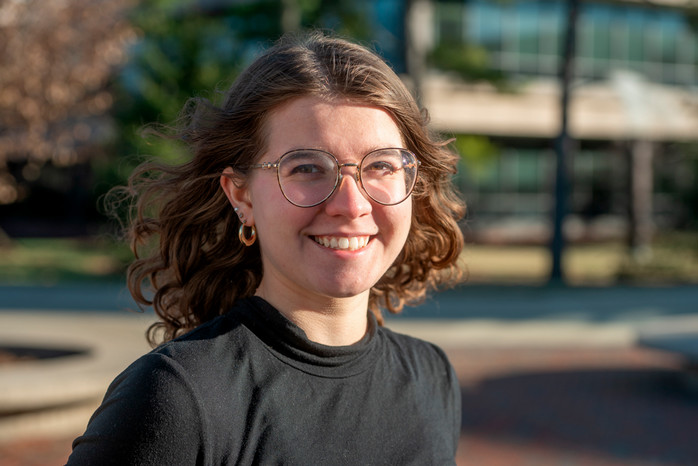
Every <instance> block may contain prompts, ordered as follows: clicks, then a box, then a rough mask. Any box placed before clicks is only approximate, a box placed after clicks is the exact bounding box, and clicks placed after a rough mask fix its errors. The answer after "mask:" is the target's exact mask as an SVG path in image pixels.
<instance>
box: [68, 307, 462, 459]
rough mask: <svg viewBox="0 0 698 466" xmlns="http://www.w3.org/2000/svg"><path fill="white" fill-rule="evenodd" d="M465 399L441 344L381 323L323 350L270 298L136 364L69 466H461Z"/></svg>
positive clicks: (119, 381)
mask: <svg viewBox="0 0 698 466" xmlns="http://www.w3.org/2000/svg"><path fill="white" fill-rule="evenodd" d="M459 430H460V393H459V386H458V381H457V379H456V376H455V373H454V371H453V368H452V367H451V365H450V364H449V362H448V360H447V358H446V356H445V355H444V353H443V352H442V351H441V350H440V349H439V348H437V347H436V346H434V345H432V344H430V343H426V342H423V341H421V340H417V339H414V338H411V337H408V336H404V335H400V334H396V333H394V332H391V331H390V330H388V329H386V328H383V327H379V326H378V325H377V324H376V321H375V318H373V316H372V314H370V313H369V330H368V332H367V333H366V336H365V337H364V338H363V339H362V340H361V341H359V342H357V343H356V344H354V345H351V346H343V347H332V346H325V345H320V344H317V343H314V342H312V341H310V340H308V339H307V337H306V335H305V333H304V332H303V331H302V330H301V329H300V328H298V327H297V326H295V325H294V324H292V323H291V322H290V321H288V320H287V319H286V318H284V317H283V316H282V315H281V314H280V313H279V312H278V311H277V310H276V309H274V308H273V307H272V306H271V305H269V304H268V303H267V302H266V301H264V300H262V299H261V298H257V297H254V298H249V299H245V300H242V301H240V302H239V303H238V304H237V305H236V306H235V307H234V308H233V309H232V310H231V311H230V312H228V313H227V314H225V315H223V316H220V317H218V318H216V319H214V320H212V321H210V322H208V323H205V324H203V325H201V326H200V327H198V328H197V329H195V330H193V331H191V332H189V333H187V334H186V335H183V336H182V337H180V338H177V339H175V340H172V341H170V342H168V343H165V344H164V345H162V346H160V347H159V348H157V349H155V350H154V351H152V352H151V353H148V354H146V355H145V356H143V357H141V358H140V359H138V360H137V361H136V362H134V363H133V364H132V365H131V366H130V367H128V368H127V369H126V370H125V371H124V372H123V373H122V374H120V375H119V376H118V377H117V378H116V379H115V380H114V382H113V383H112V384H111V386H110V387H109V389H108V391H107V394H106V396H105V398H104V401H103V402H102V405H101V406H100V407H99V408H98V409H97V411H96V412H95V414H94V415H93V416H92V419H91V420H90V422H89V424H88V426H87V430H86V432H85V433H84V434H83V435H82V436H80V437H78V438H77V439H76V440H75V442H74V443H73V453H72V455H71V456H70V458H69V460H68V464H69V465H83V464H93V465H107V464H115V465H116V464H118V465H156V464H157V465H219V464H226V465H227V464H231V465H232V464H240V465H247V464H264V465H266V464H286V465H326V464H331V465H405V464H418V465H426V464H429V465H442V464H453V463H454V456H455V451H456V445H457V443H458V436H459Z"/></svg>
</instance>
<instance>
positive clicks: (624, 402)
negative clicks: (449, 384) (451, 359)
mask: <svg viewBox="0 0 698 466" xmlns="http://www.w3.org/2000/svg"><path fill="white" fill-rule="evenodd" d="M684 375H685V374H683V373H682V372H681V371H679V370H671V369H635V368H633V369H591V370H578V369H575V370H570V371H564V370H563V371H556V372H537V373H536V372H534V373H521V374H514V375H502V376H499V377H493V378H487V379H485V380H482V381H481V382H480V383H477V384H474V385H472V386H466V387H463V388H462V390H463V427H462V430H463V434H464V435H465V436H466V437H468V436H470V437H474V438H479V437H486V438H488V439H489V440H491V441H492V442H494V443H502V444H513V445H521V444H528V445H542V444H544V445H545V446H546V449H548V450H553V451H564V452H567V455H571V454H572V452H576V454H577V455H586V456H591V457H597V458H608V459H615V460H618V462H619V464H662V465H694V464H698V443H697V442H696V441H695V435H696V432H698V393H694V392H691V391H689V390H688V388H687V386H686V385H685V384H684V383H683V382H684V381H685V380H684V379H683V376H684ZM467 446H468V445H467V442H465V448H466V450H467ZM466 456H467V455H466ZM560 464H563V463H560ZM574 464H577V463H574ZM604 464H606V463H604Z"/></svg>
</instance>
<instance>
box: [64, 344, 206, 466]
mask: <svg viewBox="0 0 698 466" xmlns="http://www.w3.org/2000/svg"><path fill="white" fill-rule="evenodd" d="M201 413H202V409H201V403H200V400H199V399H198V397H197V396H196V395H195V391H194V390H193V389H192V386H191V384H190V383H188V378H187V376H186V374H185V373H184V371H183V370H182V369H181V367H180V366H179V365H178V364H176V362H174V361H173V360H172V359H170V358H168V357H166V356H163V355H161V354H157V353H150V354H148V355H146V356H143V357H142V358H140V359H139V360H138V361H136V362H135V363H133V364H132V365H131V366H130V367H129V368H127V369H126V370H125V371H124V372H123V373H121V374H120V375H119V376H118V377H117V378H116V379H115V380H114V381H113V382H112V384H111V385H110V387H109V389H108V390H107V393H106V395H105V397H104V400H103V402H102V405H101V406H100V407H99V408H98V409H97V411H95V413H94V414H93V415H92V418H91V419H90V421H89V423H88V425H87V429H86V431H85V433H84V434H83V435H81V436H80V437H78V438H77V439H75V441H74V442H73V452H72V454H71V455H70V457H69V458H68V463H67V464H68V465H69V466H72V465H112V464H113V465H117V464H118V465H135V464H138V465H156V464H157V465H162V464H168V465H179V464H181V465H185V464H186V465H194V464H200V463H201V462H202V461H203V456H204V453H205V452H204V447H203V444H204V442H203V438H204V435H203V433H204V432H203V431H204V429H203V421H202V416H201Z"/></svg>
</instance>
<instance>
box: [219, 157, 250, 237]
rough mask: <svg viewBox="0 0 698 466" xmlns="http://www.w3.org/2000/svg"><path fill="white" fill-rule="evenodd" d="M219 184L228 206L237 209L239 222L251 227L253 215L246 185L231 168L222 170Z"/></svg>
mask: <svg viewBox="0 0 698 466" xmlns="http://www.w3.org/2000/svg"><path fill="white" fill-rule="evenodd" d="M220 183H221V188H222V189H223V192H224V193H225V196H226V197H227V198H228V201H229V202H230V205H232V206H233V207H237V209H238V210H237V214H238V217H240V220H241V221H242V220H244V221H245V225H247V226H253V225H254V214H253V212H252V203H251V202H250V194H249V189H248V187H247V184H246V183H244V182H243V180H242V179H241V177H240V176H239V175H237V174H236V173H235V172H234V171H233V169H232V168H231V167H228V168H226V169H225V170H223V174H222V175H221V179H220Z"/></svg>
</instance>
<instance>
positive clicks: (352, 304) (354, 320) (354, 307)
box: [255, 280, 369, 346]
mask: <svg viewBox="0 0 698 466" xmlns="http://www.w3.org/2000/svg"><path fill="white" fill-rule="evenodd" d="M255 294H256V295H257V296H259V297H260V298H263V299H264V300H265V301H267V302H268V303H269V304H271V305H272V306H274V307H275V308H276V309H277V310H278V311H279V312H280V313H281V314H282V315H283V316H284V317H286V318H287V319H288V320H290V321H291V322H293V323H294V324H295V325H297V326H298V327H300V328H301V329H302V330H303V331H304V332H305V334H306V336H307V337H308V339H309V340H310V341H314V342H315V343H320V344H323V345H327V346H348V345H351V344H354V343H356V342H357V341H359V340H361V338H363V336H364V335H365V334H366V330H367V326H368V318H367V309H368V294H369V292H368V291H367V292H366V293H363V294H361V295H358V296H352V297H348V298H328V297H319V298H318V297H315V298H312V297H308V296H303V297H298V296H294V297H291V296H282V295H280V294H279V293H270V292H269V290H266V289H265V287H264V281H263V280H262V283H261V284H260V287H259V288H258V289H257V292H256V293H255Z"/></svg>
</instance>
